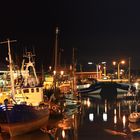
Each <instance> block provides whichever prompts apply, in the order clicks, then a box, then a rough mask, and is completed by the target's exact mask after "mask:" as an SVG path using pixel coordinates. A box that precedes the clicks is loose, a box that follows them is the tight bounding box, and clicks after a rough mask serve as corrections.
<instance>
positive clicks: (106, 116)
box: [1, 97, 140, 140]
mask: <svg viewBox="0 0 140 140" xmlns="http://www.w3.org/2000/svg"><path fill="white" fill-rule="evenodd" d="M137 110H139V106H138V101H137V102H136V101H135V100H124V99H122V100H119V101H113V102H110V101H107V100H105V101H103V100H100V99H99V98H95V97H83V98H82V101H81V105H80V106H79V107H78V108H75V107H73V106H70V107H69V109H68V110H67V112H66V113H65V117H64V118H62V119H60V118H56V117H54V118H53V119H50V120H49V123H48V124H47V125H46V127H45V128H43V129H42V130H38V131H36V132H33V133H29V134H26V135H21V136H18V137H13V138H10V137H9V136H7V135H4V134H3V135H2V136H1V139H4V140H8V139H9V140H138V139H140V134H139V133H135V134H132V133H131V132H130V128H131V127H133V125H134V124H132V123H129V121H128V115H129V114H130V113H131V112H133V111H137ZM138 127H140V125H139V126H138ZM25 129H26V128H25Z"/></svg>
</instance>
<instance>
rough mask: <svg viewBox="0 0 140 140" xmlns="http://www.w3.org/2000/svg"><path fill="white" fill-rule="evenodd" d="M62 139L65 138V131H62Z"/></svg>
mask: <svg viewBox="0 0 140 140" xmlns="http://www.w3.org/2000/svg"><path fill="white" fill-rule="evenodd" d="M62 137H63V138H65V137H66V134H65V131H64V130H62Z"/></svg>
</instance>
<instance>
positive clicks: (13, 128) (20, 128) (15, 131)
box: [0, 116, 49, 137]
mask: <svg viewBox="0 0 140 140" xmlns="http://www.w3.org/2000/svg"><path fill="white" fill-rule="evenodd" d="M48 119H49V116H46V117H42V118H40V119H37V120H34V121H32V122H26V123H22V124H21V123H16V124H0V126H1V130H2V131H4V132H7V133H9V134H10V136H11V137H13V136H17V135H22V134H25V133H29V132H32V131H35V130H38V129H40V128H41V127H43V126H44V125H46V124H47V122H48Z"/></svg>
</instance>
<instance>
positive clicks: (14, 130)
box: [0, 105, 50, 137]
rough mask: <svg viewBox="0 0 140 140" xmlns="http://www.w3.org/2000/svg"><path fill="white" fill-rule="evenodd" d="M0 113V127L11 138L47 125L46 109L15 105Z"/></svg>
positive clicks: (47, 115) (48, 112)
mask: <svg viewBox="0 0 140 140" xmlns="http://www.w3.org/2000/svg"><path fill="white" fill-rule="evenodd" d="M8 109H9V108H8V107H7V109H6V110H5V109H4V110H1V111H0V127H1V130H2V132H7V133H9V134H10V136H11V137H13V136H17V135H21V134H25V133H28V132H32V131H35V130H38V129H40V128H41V127H43V126H44V125H46V124H47V122H48V119H49V115H50V111H49V109H48V106H47V107H44V106H40V107H32V106H26V105H16V106H13V107H11V108H10V110H8Z"/></svg>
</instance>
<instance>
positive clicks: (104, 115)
mask: <svg viewBox="0 0 140 140" xmlns="http://www.w3.org/2000/svg"><path fill="white" fill-rule="evenodd" d="M103 121H104V122H107V113H105V112H104V113H103Z"/></svg>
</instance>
